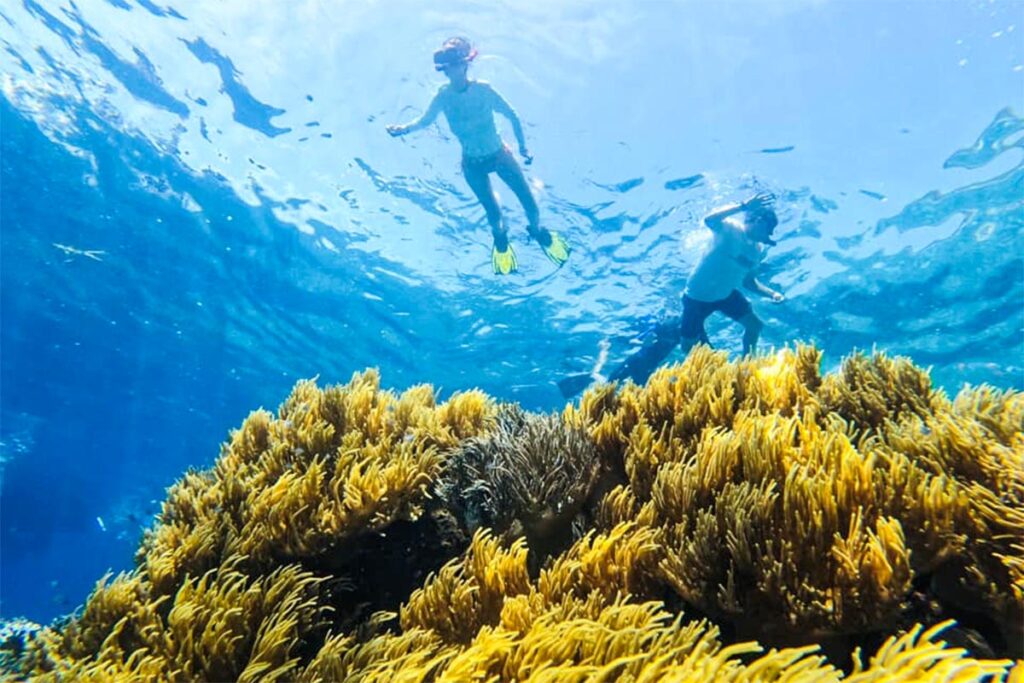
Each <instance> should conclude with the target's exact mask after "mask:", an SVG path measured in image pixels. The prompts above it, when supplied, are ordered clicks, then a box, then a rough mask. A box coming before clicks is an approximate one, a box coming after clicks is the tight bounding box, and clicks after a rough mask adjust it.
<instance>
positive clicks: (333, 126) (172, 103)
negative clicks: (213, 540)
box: [0, 0, 1024, 620]
mask: <svg viewBox="0 0 1024 683" xmlns="http://www.w3.org/2000/svg"><path fill="white" fill-rule="evenodd" d="M524 5H525V7H524ZM1022 10H1024V5H1022V4H1021V3H1020V2H1019V1H1017V2H1003V1H997V2H988V1H985V2H962V3H927V4H926V3H920V2H899V1H897V0H893V1H891V2H878V3H860V2H852V1H851V2H818V1H801V0H786V1H784V2H783V1H781V0H780V1H779V2H772V1H769V0H765V1H763V2H753V1H751V2H728V3H710V2H668V1H664V2H644V3H626V2H597V3H593V2H584V1H582V0H565V1H559V2H551V3H545V4H544V6H543V7H542V6H541V4H540V3H511V2H510V3H494V2H489V3H476V2H465V1H462V0H457V1H455V2H449V3H445V5H444V9H443V10H430V9H425V6H424V5H423V4H422V3H415V2H411V1H410V2H405V1H402V2H389V3H369V2H306V1H296V2H269V1H266V2H255V3H217V2H214V3H211V2H205V3H203V2H171V3H163V2H161V3H157V2H152V1H151V0H79V1H77V2H74V3H72V2H60V1H56V0H54V1H52V2H51V1H48V0H38V1H37V0H21V1H17V0H7V1H6V2H3V3H0V41H2V47H3V50H2V52H0V68H2V71H0V78H2V97H0V107H2V110H0V113H2V206H0V212H2V213H0V220H2V259H3V262H2V266H3V267H2V284H3V287H2V293H0V305H2V326H0V342H2V388H0V389H2V402H0V408H2V413H0V432H2V434H0V442H2V446H0V449H2V450H0V477H2V479H0V482H2V498H0V506H2V517H0V550H2V561H3V571H2V573H0V616H5V617H9V616H14V615H16V614H24V615H26V616H28V617H30V618H35V619H39V620H44V619H49V618H51V617H53V616H55V615H57V614H60V613H64V612H67V611H68V610H69V609H72V608H73V607H74V606H75V605H77V604H79V603H80V602H81V601H82V599H83V598H84V596H85V594H86V593H87V592H88V590H89V589H90V587H91V584H92V582H93V581H95V579H96V578H98V577H99V576H100V575H101V574H102V573H103V571H105V570H106V569H107V568H114V569H117V570H120V569H125V568H128V567H129V566H130V563H131V554H132V552H133V550H134V547H135V545H136V542H137V540H138V535H139V530H140V528H141V526H142V525H144V524H145V523H146V522H147V520H148V519H149V518H150V517H151V516H152V514H153V513H154V512H155V511H156V510H157V509H158V501H159V500H160V499H161V498H162V495H163V493H162V489H163V487H165V486H167V485H169V484H170V483H171V482H172V481H173V480H174V479H175V478H176V477H177V476H179V475H180V474H181V473H182V472H183V471H184V469H185V468H187V467H204V466H208V465H209V464H210V463H211V462H212V460H213V458H214V457H216V454H217V444H218V443H219V442H220V441H222V440H223V439H224V438H225V436H226V434H227V430H228V429H230V428H232V427H233V426H236V425H238V424H239V423H240V421H241V420H242V418H243V417H244V416H245V415H246V414H247V412H248V411H249V410H251V409H254V408H256V407H259V406H267V407H273V406H275V405H276V404H277V403H278V402H279V401H280V400H281V399H282V398H283V397H284V396H285V394H286V392H287V391H288V389H289V388H290V387H291V385H292V384H293V383H294V382H295V381H296V380H297V379H299V378H303V377H310V376H314V375H319V377H320V379H321V381H323V382H336V381H344V380H346V379H347V378H348V377H349V376H350V375H351V373H352V372H353V371H356V370H360V369H362V368H364V367H367V366H378V367H380V368H381V370H382V373H383V381H384V383H385V384H386V385H389V386H392V387H395V388H399V389H400V388H404V387H406V386H409V385H412V384H416V383H419V382H431V383H433V384H434V385H435V386H437V387H439V388H440V390H441V391H442V392H444V393H447V392H451V391H454V390H458V389H463V388H469V387H474V386H478V387H481V388H483V389H485V390H486V391H488V392H490V393H492V394H494V395H495V396H497V397H498V398H501V399H504V400H512V401H519V402H521V403H522V404H523V405H524V407H527V408H530V409H534V410H552V409H555V408H556V407H558V406H559V405H561V404H562V399H561V397H560V395H559V393H558V391H557V388H556V386H555V382H556V381H557V379H558V378H560V377H561V376H563V375H565V374H567V373H575V372H581V371H587V370H589V369H591V368H593V367H594V366H595V364H598V363H599V362H601V360H602V358H603V357H604V356H607V358H608V362H609V363H613V362H615V361H616V360H618V359H620V358H621V357H623V356H624V354H626V353H628V352H629V350H630V349H631V348H633V346H634V345H635V343H636V339H637V337H638V335H640V334H642V332H643V330H645V329H646V328H648V327H649V326H650V325H651V324H652V322H654V321H656V320H657V319H659V318H660V317H662V316H666V315H672V314H674V313H678V308H679V299H678V295H679V292H680V291H681V289H682V287H683V286H685V282H686V276H687V274H688V272H689V269H690V268H691V266H692V264H693V262H694V260H695V259H696V258H697V257H698V256H699V254H700V251H701V249H702V247H703V245H704V244H705V242H706V240H707V239H708V234H707V233H706V232H705V231H704V230H702V229H701V228H700V227H699V219H700V217H701V216H702V215H704V214H705V213H706V212H707V211H708V210H710V209H711V208H712V207H714V206H716V205H717V204H719V203H722V202H726V201H732V200H736V199H740V198H743V197H745V196H746V195H748V194H749V193H751V192H753V191H755V190H758V189H769V190H772V191H774V192H775V193H776V194H777V195H778V196H779V198H780V208H781V217H782V221H783V223H782V225H781V226H780V230H779V231H778V232H777V235H781V237H780V239H779V245H778V246H777V247H775V248H773V249H772V250H771V252H770V253H769V257H768V259H767V261H766V265H765V271H764V276H765V278H767V279H768V280H769V281H771V282H772V283H774V285H775V286H777V287H779V288H781V289H783V290H784V291H785V292H786V293H787V295H788V297H789V298H788V301H787V302H786V303H785V304H784V305H780V306H770V305H767V304H763V303H760V302H756V303H755V305H756V306H757V307H758V311H759V313H760V314H761V315H762V317H764V318H765V320H766V323H767V326H766V330H765V333H764V336H763V338H762V342H763V343H764V344H766V345H775V346H780V345H783V344H786V343H787V342H791V341H793V340H804V341H814V342H816V343H817V344H818V345H819V346H820V347H821V348H823V349H824V351H825V353H826V361H827V363H829V364H830V365H831V364H834V363H835V362H837V361H838V359H839V358H841V357H842V356H843V355H844V354H847V353H849V352H850V351H851V350H853V349H870V348H872V347H876V348H879V349H884V350H887V351H889V352H891V353H899V354H904V355H909V356H910V357H912V358H913V359H914V360H915V361H916V362H918V363H919V364H922V365H930V366H932V367H933V375H934V377H935V379H936V381H937V382H939V383H941V384H942V385H943V386H945V387H946V388H947V389H948V390H949V391H955V390H956V388H957V387H959V386H960V384H961V383H962V382H965V381H966V382H972V383H980V382H989V383H992V384H995V385H997V386H1000V387H1017V388H1021V387H1022V386H1024V376H1022V364H1024V360H1022V358H1024V353H1022V352H1024V261H1022V258H1024V238H1022V237H1021V235H1022V227H1024V208H1022V203H1024V166H1022V162H1021V148H1022V147H1024V119H1022V118H1021V115H1022V113H1024V103H1022V101H1021V100H1022V95H1021V93H1024V47H1022V39H1021V36H1022V35H1024V20H1022V17H1024V11H1022ZM453 34H464V35H467V36H470V37H471V38H472V39H473V40H474V41H475V42H476V44H477V45H478V47H479V49H480V52H481V57H480V58H479V59H478V60H477V62H476V63H475V65H474V67H473V72H474V74H475V76H476V77H478V78H482V79H486V80H489V81H491V82H492V83H493V84H494V85H495V87H497V88H498V89H499V90H500V91H501V92H502V93H503V94H504V95H505V96H506V97H507V98H508V99H509V100H510V101H511V102H512V104H513V105H514V106H515V107H516V108H517V110H518V111H519V114H520V116H521V117H522V118H523V121H524V123H525V125H526V131H527V137H528V140H529V143H530V147H531V149H532V152H533V153H534V155H535V157H536V161H535V163H534V164H533V166H532V167H530V168H529V169H528V177H529V178H530V181H531V183H532V184H533V186H534V189H535V191H536V193H537V195H538V197H539V201H540V205H541V211H542V221H543V222H544V223H545V224H546V225H547V226H549V227H551V228H552V229H556V230H559V231H560V232H561V233H562V234H564V235H565V236H566V237H567V238H568V239H569V241H570V242H571V244H572V245H573V249H574V250H573V253H572V258H571V260H570V261H569V263H568V264H566V266H565V267H563V268H562V269H560V270H555V269H554V268H553V266H552V265H551V264H550V263H549V262H548V261H547V260H546V259H545V258H544V257H543V255H542V254H541V253H540V251H539V249H537V248H536V245H530V244H528V243H527V241H526V235H525V224H524V221H523V218H522V214H521V211H520V210H519V207H518V205H517V204H516V203H515V202H514V201H510V199H512V198H511V193H509V192H507V191H503V192H502V200H503V203H504V204H505V207H506V210H507V215H508V217H509V219H510V222H511V228H512V233H513V241H514V244H515V246H516V248H517V250H518V253H519V261H520V267H521V272H520V273H519V274H517V275H516V276H513V277H507V278H496V277H495V276H493V275H492V274H491V271H490V262H489V244H490V242H489V240H490V238H489V232H488V230H487V229H486V226H485V221H484V219H483V211H482V210H481V209H480V208H479V206H478V205H477V204H476V203H475V201H474V200H473V199H472V196H471V193H470V192H469V190H468V188H467V187H466V186H465V184H464V181H463V179H462V177H461V174H460V172H459V161H458V149H457V147H458V145H457V143H456V142H455V140H454V139H453V138H452V136H451V135H450V133H449V132H448V130H447V128H446V127H445V125H444V124H443V123H441V124H439V125H435V126H433V127H432V128H430V129H428V130H426V131H423V132H421V133H420V134H418V135H415V136H410V137H407V138H402V139H400V140H396V139H392V138H390V137H389V136H388V135H387V134H386V133H385V131H384V126H385V125H386V124H388V123H394V122H400V121H406V120H409V119H411V118H413V117H415V116H416V115H417V114H418V113H419V112H421V111H422V109H423V108H424V107H425V106H426V104H427V102H428V101H429V99H430V97H431V96H432V94H433V92H434V90H435V89H436V87H437V86H438V85H439V83H440V82H441V81H440V80H439V77H438V74H436V73H435V72H434V71H432V69H431V64H430V54H431V52H432V50H433V49H434V48H435V47H436V46H437V45H439V44H440V42H441V41H442V40H443V39H444V38H446V37H448V36H449V35H453ZM506 135H510V132H509V131H507V130H506ZM709 333H710V335H711V338H712V341H713V342H714V343H715V344H716V345H718V346H721V347H724V348H729V349H732V350H738V348H739V336H738V330H737V329H736V328H735V327H734V326H730V325H727V324H725V323H724V322H723V321H718V320H715V319H712V321H711V323H710V325H709Z"/></svg>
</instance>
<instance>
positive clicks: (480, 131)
mask: <svg viewBox="0 0 1024 683" xmlns="http://www.w3.org/2000/svg"><path fill="white" fill-rule="evenodd" d="M476 56H477V51H476V49H475V48H473V46H472V45H470V43H469V41H468V40H466V39H465V38H449V39H448V40H446V41H445V42H444V44H443V45H442V46H441V48H440V49H439V50H436V51H435V52H434V68H435V69H436V70H437V71H441V72H443V73H444V74H445V76H447V77H448V83H447V84H445V85H442V86H441V87H440V89H438V91H437V94H436V95H434V99H433V100H432V101H431V102H430V106H428V107H427V111H426V112H425V113H424V114H423V115H422V116H420V117H419V118H418V119H416V120H415V121H412V122H410V123H407V124H404V125H391V126H388V127H387V131H388V133H390V134H391V135H392V136H396V137H397V136H400V135H405V134H407V133H412V132H414V131H417V130H421V129H423V128H426V127H427V126H429V125H430V124H432V123H433V122H434V120H435V119H437V115H438V114H441V113H443V114H444V116H445V119H447V121H448V126H449V127H450V128H451V130H452V133H453V134H454V135H455V137H456V138H458V140H459V143H460V144H461V145H462V173H463V175H464V176H465V178H466V182H467V183H469V187H470V189H472V190H473V194H475V195H476V197H477V199H479V200H480V203H481V204H482V205H483V207H484V211H485V212H486V213H487V222H488V223H489V224H490V226H491V233H492V235H493V236H494V247H493V248H492V250H491V265H492V266H493V268H494V272H495V274H498V275H507V274H509V273H512V272H515V271H516V269H517V268H518V262H517V261H516V255H515V252H514V251H513V250H512V245H511V244H509V239H508V228H507V227H506V226H505V224H504V222H503V220H502V216H501V206H500V205H499V204H498V197H497V195H495V193H494V188H493V187H492V186H491V173H496V174H497V175H498V177H499V178H501V179H502V180H503V181H505V184H506V185H508V186H509V188H510V189H511V190H512V192H514V193H515V195H516V197H518V198H519V202H520V203H521V204H522V205H523V210H524V211H525V212H526V220H527V231H528V232H529V234H530V236H531V237H533V238H534V239H535V240H537V242H538V244H540V246H541V248H542V249H543V250H544V253H545V255H547V257H548V258H549V259H550V260H551V261H552V262H553V263H554V264H555V265H557V266H561V265H562V264H563V263H565V262H566V260H567V259H568V258H569V245H568V244H567V243H566V242H565V240H563V239H562V237H561V236H560V235H559V234H558V233H557V232H554V231H551V230H547V229H546V228H542V227H541V226H540V211H539V209H538V208H537V201H536V200H535V199H534V197H533V193H532V192H531V191H530V186H529V184H528V183H527V181H526V177H525V176H524V175H523V170H522V169H521V168H520V167H519V164H518V162H517V161H516V158H515V157H514V156H513V155H512V150H511V149H510V148H509V146H508V145H507V144H505V142H504V141H503V140H502V139H501V136H499V135H498V130H497V128H496V126H495V123H494V114H495V112H497V113H499V114H501V115H503V116H504V117H505V118H507V119H508V120H509V121H510V122H511V124H512V130H513V131H514V132H515V136H516V141H517V142H518V143H519V154H520V155H521V156H522V157H523V161H524V162H525V163H526V164H527V165H529V164H530V163H531V162H532V161H533V157H531V156H530V152H529V150H527V148H526V137H525V136H524V135H523V126H522V123H521V122H520V121H519V116H518V115H517V114H516V112H515V110H514V109H512V107H511V106H510V105H509V103H508V102H506V101H505V98H503V97H502V96H501V95H500V94H498V91H497V90H495V89H494V88H493V87H491V84H490V83H487V82H484V81H477V80H471V79H470V78H469V77H468V70H469V64H470V62H472V61H473V60H474V59H476Z"/></svg>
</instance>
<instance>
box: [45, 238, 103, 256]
mask: <svg viewBox="0 0 1024 683" xmlns="http://www.w3.org/2000/svg"><path fill="white" fill-rule="evenodd" d="M53 246H55V247H57V248H58V249H60V250H61V251H63V252H64V253H65V254H67V255H68V256H84V257H86V258H91V259H92V260H93V261H102V260H103V259H102V258H100V257H101V256H103V255H104V254H106V253H107V252H105V251H103V250H101V249H79V248H78V247H73V246H71V245H69V244H58V243H57V242H53Z"/></svg>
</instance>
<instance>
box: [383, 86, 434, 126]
mask: <svg viewBox="0 0 1024 683" xmlns="http://www.w3.org/2000/svg"><path fill="white" fill-rule="evenodd" d="M443 92H444V89H443V88H442V89H441V90H438V91H437V94H436V95H434V99H432V100H431V101H430V105H429V106H428V107H427V110H426V111H425V112H423V115H422V116H420V117H419V118H418V119H416V120H414V121H410V122H409V123H406V124H404V125H403V124H393V125H390V126H388V127H387V131H388V134H390V135H391V136H392V137H398V136H399V135H406V134H407V133H414V132H416V131H418V130H423V129H424V128H426V127H427V126H429V125H430V124H432V123H433V122H434V121H436V120H437V115H438V114H440V113H441V95H442V93H443Z"/></svg>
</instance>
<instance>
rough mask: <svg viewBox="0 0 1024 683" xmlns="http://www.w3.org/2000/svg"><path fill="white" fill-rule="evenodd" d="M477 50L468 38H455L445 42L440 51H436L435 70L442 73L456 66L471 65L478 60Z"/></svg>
mask: <svg viewBox="0 0 1024 683" xmlns="http://www.w3.org/2000/svg"><path fill="white" fill-rule="evenodd" d="M476 55H477V52H476V49H475V48H474V47H473V45H472V44H471V43H470V42H469V39H468V38H462V37H461V36H455V37H452V38H449V39H448V40H446V41H444V44H443V45H441V47H440V49H437V50H434V68H435V69H437V70H438V71H441V70H443V69H445V68H447V67H449V66H452V65H455V64H463V63H469V62H471V61H473V60H474V59H476Z"/></svg>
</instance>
